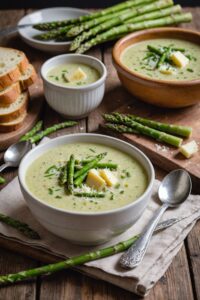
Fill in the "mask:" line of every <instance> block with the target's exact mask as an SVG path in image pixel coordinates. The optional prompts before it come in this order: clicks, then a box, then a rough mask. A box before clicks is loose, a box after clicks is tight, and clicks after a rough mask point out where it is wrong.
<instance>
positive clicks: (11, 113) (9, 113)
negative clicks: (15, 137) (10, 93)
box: [0, 91, 29, 123]
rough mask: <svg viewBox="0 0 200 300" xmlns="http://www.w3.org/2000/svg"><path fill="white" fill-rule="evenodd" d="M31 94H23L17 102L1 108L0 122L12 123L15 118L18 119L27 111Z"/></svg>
mask: <svg viewBox="0 0 200 300" xmlns="http://www.w3.org/2000/svg"><path fill="white" fill-rule="evenodd" d="M28 98H29V94H28V92H27V91H26V92H23V93H21V94H20V95H19V97H18V98H17V100H16V101H15V102H13V103H11V104H9V105H5V106H3V107H1V108H0V122H1V123H2V122H10V121H13V120H14V119H15V118H18V117H19V116H20V115H21V114H23V113H24V111H26V107H27V104H28Z"/></svg>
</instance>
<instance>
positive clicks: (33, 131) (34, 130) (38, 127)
mask: <svg viewBox="0 0 200 300" xmlns="http://www.w3.org/2000/svg"><path fill="white" fill-rule="evenodd" d="M42 125H43V121H38V122H37V123H36V125H35V126H34V127H33V128H32V129H31V130H30V131H28V132H27V133H26V134H25V135H23V136H22V137H21V138H20V141H28V140H29V139H30V138H31V137H32V136H34V135H35V134H36V133H37V132H38V131H40V130H41V129H42Z"/></svg>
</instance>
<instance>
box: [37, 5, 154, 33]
mask: <svg viewBox="0 0 200 300" xmlns="http://www.w3.org/2000/svg"><path fill="white" fill-rule="evenodd" d="M148 2H149V1H146V0H129V1H125V2H122V3H119V4H116V5H114V6H111V7H108V8H106V9H103V10H101V11H98V12H95V13H91V14H90V15H86V16H81V17H79V18H76V19H68V20H62V21H53V22H46V23H38V24H35V25H34V26H33V28H35V29H38V30H51V29H55V28H58V27H63V26H66V25H70V24H78V23H82V22H85V21H88V20H92V19H96V18H98V17H101V16H105V15H108V14H112V13H115V12H117V11H120V10H123V9H126V8H129V7H132V6H137V5H140V4H145V3H148Z"/></svg>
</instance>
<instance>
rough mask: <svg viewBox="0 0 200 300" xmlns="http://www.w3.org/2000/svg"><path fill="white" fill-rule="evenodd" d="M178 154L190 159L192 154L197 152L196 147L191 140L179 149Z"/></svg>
mask: <svg viewBox="0 0 200 300" xmlns="http://www.w3.org/2000/svg"><path fill="white" fill-rule="evenodd" d="M180 152H181V153H182V154H183V155H184V156H185V157H186V158H190V157H191V156H192V155H193V154H194V153H196V152H198V145H197V143H196V142H195V141H194V140H193V141H191V142H189V143H187V144H185V145H182V146H181V147H180Z"/></svg>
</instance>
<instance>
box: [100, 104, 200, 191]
mask: <svg viewBox="0 0 200 300" xmlns="http://www.w3.org/2000/svg"><path fill="white" fill-rule="evenodd" d="M169 101H171V99H169ZM117 111H118V112H121V113H128V114H135V115H139V116H143V117H148V118H151V119H153V120H157V121H161V122H166V123H174V124H180V125H188V126H191V127H192V128H193V134H192V136H191V138H189V139H184V143H187V142H188V141H190V140H193V139H194V140H195V141H196V142H197V143H198V144H199V148H200V104H197V105H195V106H191V107H188V108H184V109H173V110H170V109H163V108H156V107H154V106H150V105H147V104H146V103H143V102H139V101H137V100H133V101H132V102H131V103H130V104H129V105H124V106H121V107H120V108H119V109H118V110H117ZM101 130H103V132H104V133H107V134H109V135H113V136H116V137H119V138H121V139H123V140H125V141H128V142H129V143H131V144H133V145H135V146H137V147H138V148H139V149H141V150H142V151H143V152H144V153H145V154H146V155H147V156H148V157H149V158H150V159H151V161H152V162H153V163H154V164H156V165H158V166H159V167H160V168H162V169H164V170H166V171H171V170H174V169H177V168H183V169H185V170H187V171H188V172H189V174H190V175H191V177H192V181H193V190H194V191H195V192H197V193H200V150H199V152H198V153H196V154H195V155H194V156H193V157H191V158H190V159H186V158H184V156H183V155H182V154H180V153H179V150H178V149H177V148H174V147H170V146H168V145H164V144H163V143H162V144H161V143H159V142H157V141H155V140H152V139H151V138H148V137H146V136H145V137H144V136H139V135H136V134H118V133H114V132H113V131H111V130H108V129H107V128H105V127H103V124H102V125H101Z"/></svg>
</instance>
